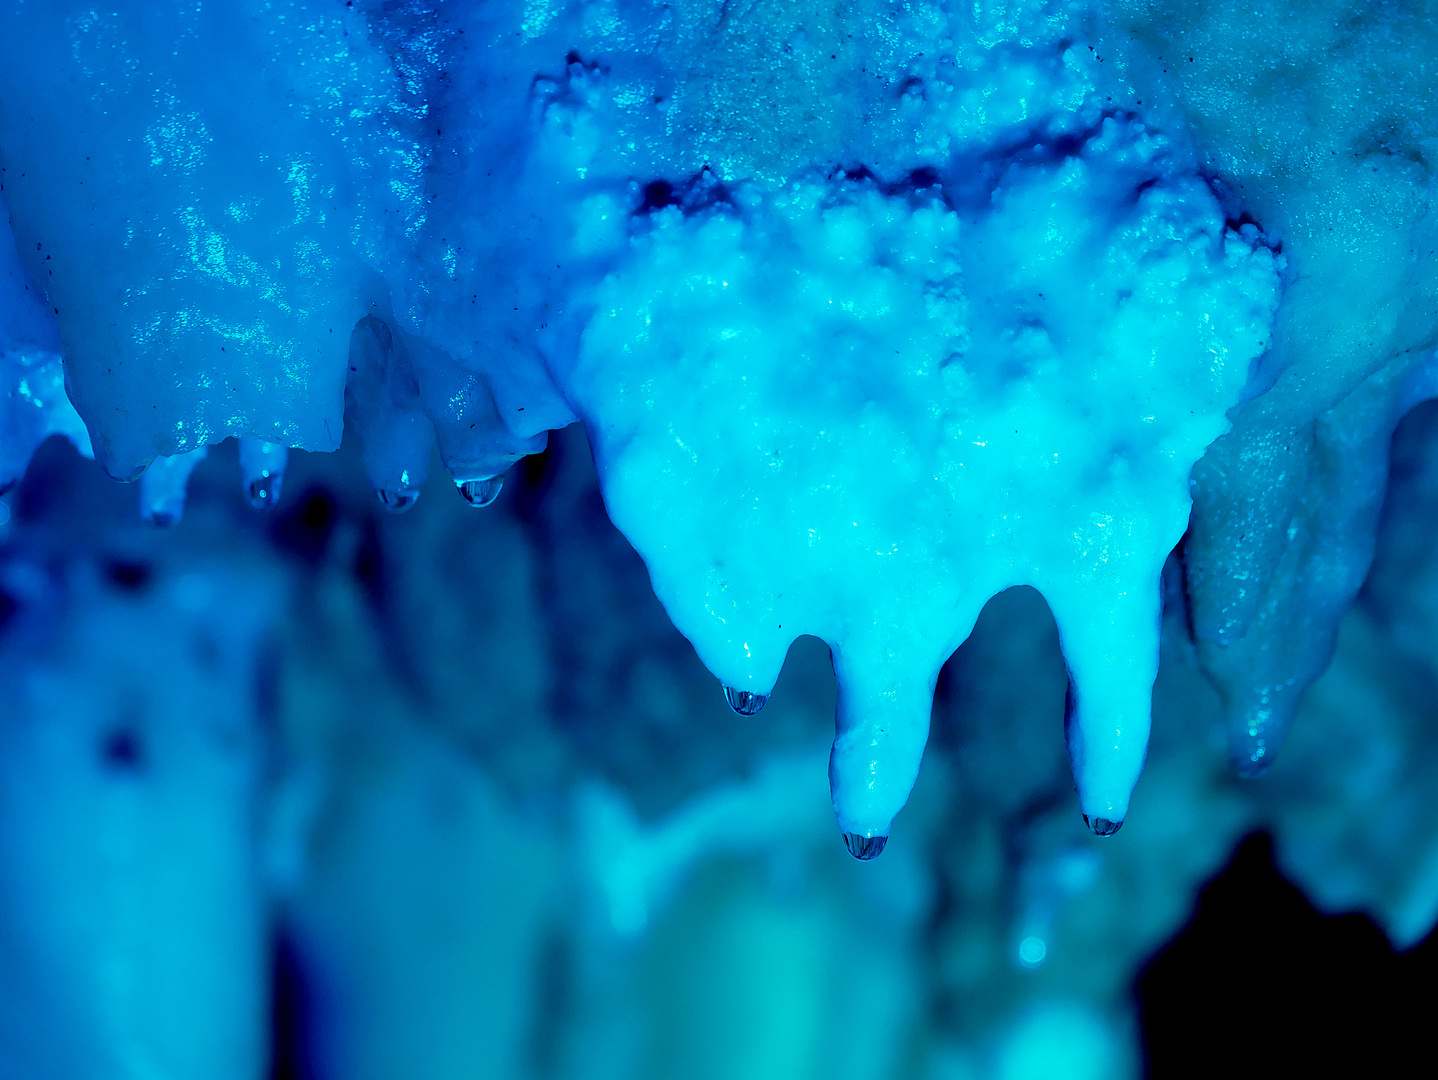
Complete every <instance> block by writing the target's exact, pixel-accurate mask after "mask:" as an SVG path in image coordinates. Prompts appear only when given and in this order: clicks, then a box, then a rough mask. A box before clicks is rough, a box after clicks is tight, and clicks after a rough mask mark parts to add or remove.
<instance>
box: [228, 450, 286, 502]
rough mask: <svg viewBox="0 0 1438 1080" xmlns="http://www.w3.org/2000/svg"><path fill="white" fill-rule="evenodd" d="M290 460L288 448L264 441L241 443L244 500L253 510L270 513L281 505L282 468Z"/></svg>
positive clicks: (283, 478)
mask: <svg viewBox="0 0 1438 1080" xmlns="http://www.w3.org/2000/svg"><path fill="white" fill-rule="evenodd" d="M289 460H290V450H289V447H287V446H283V445H281V444H279V443H269V442H265V441H264V440H263V439H241V440H240V473H241V475H242V476H243V477H244V490H245V496H246V498H248V499H249V501H250V505H251V506H253V507H254V508H255V509H256V510H269V509H271V508H272V507H273V506H274V505H275V503H277V502H279V501H280V486H281V485H282V484H284V482H285V466H286V465H287V464H288V463H289Z"/></svg>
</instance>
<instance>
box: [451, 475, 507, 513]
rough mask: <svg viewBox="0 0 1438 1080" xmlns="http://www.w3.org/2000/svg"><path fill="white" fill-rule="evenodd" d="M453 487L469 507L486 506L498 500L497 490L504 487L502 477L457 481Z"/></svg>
mask: <svg viewBox="0 0 1438 1080" xmlns="http://www.w3.org/2000/svg"><path fill="white" fill-rule="evenodd" d="M454 486H455V487H457V488H459V493H460V494H461V495H463V496H464V501H465V502H467V503H469V505H470V506H477V507H479V506H488V505H489V504H490V503H492V502H494V500H495V499H497V498H499V489H500V488H502V487H503V486H504V477H502V476H490V477H487V478H485V479H483V480H457V481H455V485H454Z"/></svg>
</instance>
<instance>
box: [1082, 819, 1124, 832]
mask: <svg viewBox="0 0 1438 1080" xmlns="http://www.w3.org/2000/svg"><path fill="white" fill-rule="evenodd" d="M1083 823H1084V824H1085V825H1087V826H1088V827H1089V828H1090V829H1092V830H1093V834H1094V835H1095V836H1112V835H1113V834H1114V833H1116V832H1118V831H1119V830H1120V829H1122V828H1123V822H1122V821H1110V820H1109V819H1108V818H1106V817H1096V818H1094V819H1093V820H1089V816H1088V815H1087V814H1085V815H1084V816H1083Z"/></svg>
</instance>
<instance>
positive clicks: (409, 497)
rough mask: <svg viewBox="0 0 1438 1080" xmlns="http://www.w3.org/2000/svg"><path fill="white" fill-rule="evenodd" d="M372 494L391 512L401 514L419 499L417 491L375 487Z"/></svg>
mask: <svg viewBox="0 0 1438 1080" xmlns="http://www.w3.org/2000/svg"><path fill="white" fill-rule="evenodd" d="M374 494H375V498H377V499H378V500H379V501H380V503H381V504H382V505H383V506H384V508H385V509H386V510H388V511H389V512H390V513H391V514H403V513H404V512H405V511H406V510H408V509H409V508H410V507H411V506H413V505H414V504H415V503H416V502H418V501H419V492H417V491H386V490H385V489H384V488H375V492H374Z"/></svg>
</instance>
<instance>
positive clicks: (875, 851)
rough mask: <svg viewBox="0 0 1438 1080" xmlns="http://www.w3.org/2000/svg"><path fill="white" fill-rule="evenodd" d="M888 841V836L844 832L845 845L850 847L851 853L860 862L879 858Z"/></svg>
mask: <svg viewBox="0 0 1438 1080" xmlns="http://www.w3.org/2000/svg"><path fill="white" fill-rule="evenodd" d="M888 842H889V838H888V837H887V836H861V835H859V834H858V833H852V832H846V833H845V834H844V846H845V847H846V848H848V849H849V854H850V855H852V856H854V858H856V859H858V860H859V861H860V862H868V861H869V860H870V859H877V858H878V857H879V855H880V854H881V853H882V852H883V850H884V845H885V844H887V843H888Z"/></svg>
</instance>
